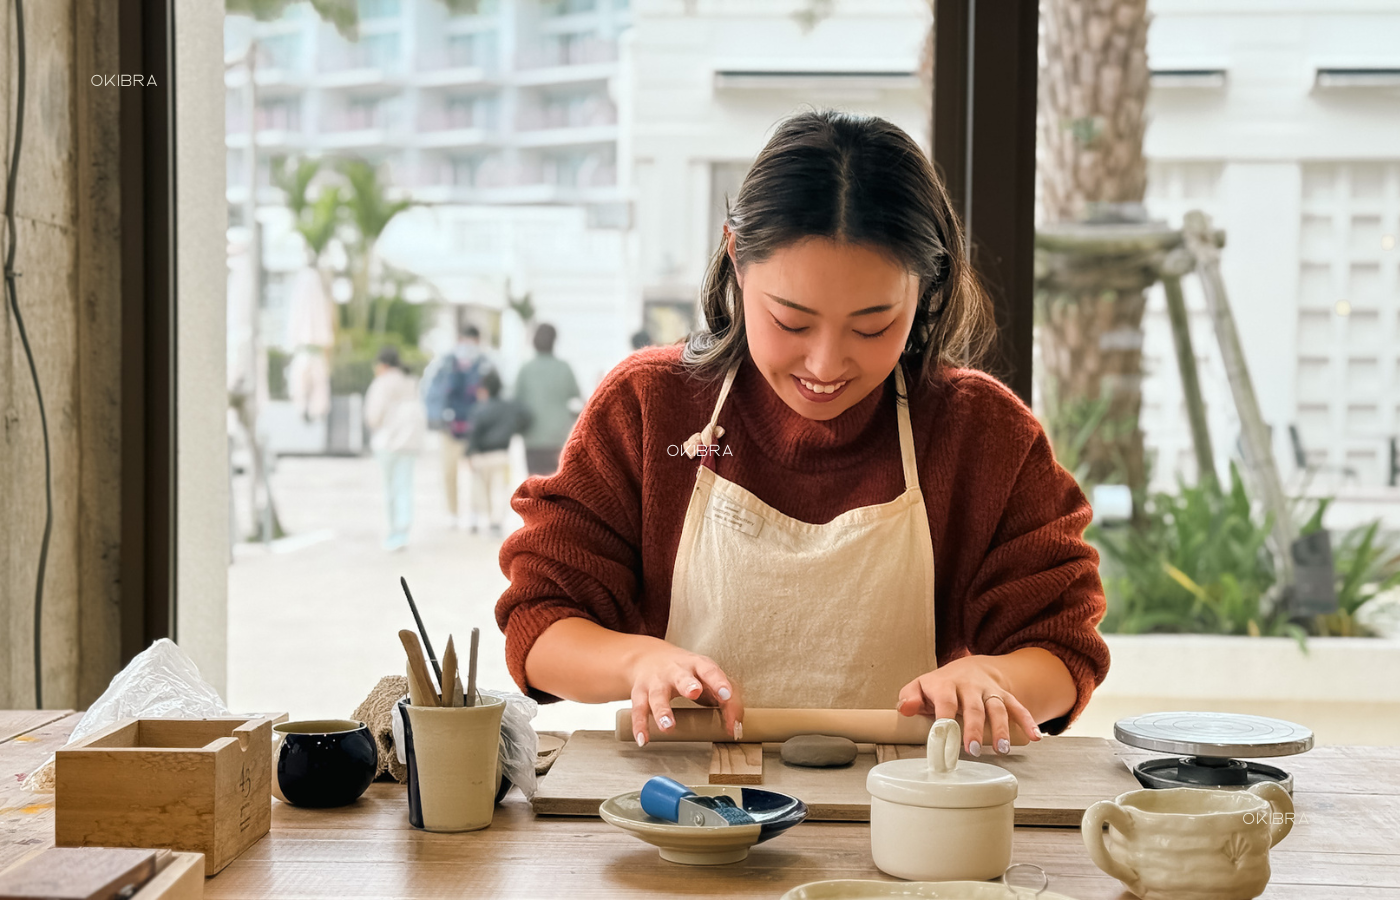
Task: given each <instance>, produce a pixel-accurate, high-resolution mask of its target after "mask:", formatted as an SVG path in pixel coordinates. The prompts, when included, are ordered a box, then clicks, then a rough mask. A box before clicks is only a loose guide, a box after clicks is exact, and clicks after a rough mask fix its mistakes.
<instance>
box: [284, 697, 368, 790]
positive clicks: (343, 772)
mask: <svg viewBox="0 0 1400 900" xmlns="http://www.w3.org/2000/svg"><path fill="white" fill-rule="evenodd" d="M272 732H273V745H272V774H273V778H272V793H273V795H274V796H276V797H277V799H278V800H281V801H282V802H284V803H290V804H292V805H293V806H309V807H319V808H325V807H331V806H346V805H348V804H351V803H354V802H355V801H356V800H358V799H360V795H361V794H363V793H364V792H365V790H366V789H367V788H368V787H369V786H370V782H372V781H374V773H375V771H376V770H377V769H378V766H379V755H378V750H377V749H376V748H375V746H374V738H373V737H372V736H371V735H370V733H369V729H368V728H367V727H365V724H364V723H363V722H355V721H352V720H350V719H317V720H314V721H305V722H283V723H282V724H281V725H274V726H273V728H272Z"/></svg>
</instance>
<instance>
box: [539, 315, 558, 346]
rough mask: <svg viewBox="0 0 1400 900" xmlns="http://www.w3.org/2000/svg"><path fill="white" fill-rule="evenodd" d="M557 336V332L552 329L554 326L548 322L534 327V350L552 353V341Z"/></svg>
mask: <svg viewBox="0 0 1400 900" xmlns="http://www.w3.org/2000/svg"><path fill="white" fill-rule="evenodd" d="M558 337H559V332H557V331H555V330H554V326H553V325H550V324H549V323H548V322H546V323H545V324H543V325H541V326H540V327H539V328H536V329H535V338H534V340H535V350H536V351H538V352H540V353H553V352H554V341H555V339H556V338H558Z"/></svg>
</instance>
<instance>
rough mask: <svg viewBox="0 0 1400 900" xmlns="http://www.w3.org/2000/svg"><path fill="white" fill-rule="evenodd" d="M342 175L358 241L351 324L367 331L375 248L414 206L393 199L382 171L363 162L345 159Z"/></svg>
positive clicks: (353, 262)
mask: <svg viewBox="0 0 1400 900" xmlns="http://www.w3.org/2000/svg"><path fill="white" fill-rule="evenodd" d="M339 169H340V173H341V174H342V175H344V176H345V180H346V181H347V182H348V184H349V193H348V194H347V195H346V197H345V199H344V201H343V202H344V207H345V212H346V215H347V217H348V218H349V220H350V222H351V224H353V225H354V226H355V239H354V242H353V244H352V245H351V247H350V251H351V253H350V256H351V264H350V280H351V283H352V284H353V285H354V289H355V290H354V296H353V298H352V299H351V301H350V304H351V305H350V324H351V326H352V327H355V328H367V327H369V323H370V304H371V296H372V290H373V286H372V285H371V284H370V264H371V263H372V262H373V260H374V245H375V244H376V243H377V242H378V241H379V236H380V235H381V234H382V233H383V232H384V229H385V228H386V227H387V226H388V225H389V222H390V221H392V220H393V218H394V216H397V215H398V214H399V213H401V212H403V211H404V210H405V209H408V208H409V207H410V206H413V205H414V201H412V200H407V199H400V200H390V199H389V197H388V192H387V191H386V189H385V185H384V184H383V183H382V182H381V181H380V180H379V170H378V169H376V168H375V167H374V166H372V165H370V164H369V163H368V162H366V161H365V160H362V159H347V160H342V161H341V163H340V165H339Z"/></svg>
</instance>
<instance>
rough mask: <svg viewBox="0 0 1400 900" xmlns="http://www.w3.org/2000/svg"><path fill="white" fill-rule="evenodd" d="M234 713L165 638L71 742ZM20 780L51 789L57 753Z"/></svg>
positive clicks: (137, 661)
mask: <svg viewBox="0 0 1400 900" xmlns="http://www.w3.org/2000/svg"><path fill="white" fill-rule="evenodd" d="M231 715H233V713H232V712H231V711H230V710H229V708H228V707H227V706H225V705H224V700H223V698H222V697H220V696H219V692H218V691H216V690H214V686H213V685H211V684H209V682H207V681H205V680H204V679H203V678H201V677H200V675H199V668H198V667H197V666H196V665H195V664H194V660H192V659H190V658H189V657H188V656H187V655H186V654H185V651H183V650H181V649H180V648H179V647H177V646H176V645H175V642H174V641H171V640H169V639H168V638H161V639H160V640H158V641H156V642H155V643H153V644H151V646H149V647H147V648H146V649H145V650H142V651H141V652H140V653H138V654H136V656H135V657H133V658H132V660H131V662H129V663H127V665H126V668H125V669H122V670H121V671H120V672H118V673H117V675H116V677H115V678H113V679H112V683H111V684H109V685H107V690H105V691H103V692H102V696H101V697H98V698H97V700H95V701H94V702H93V704H92V706H90V707H88V711H87V712H85V713H83V717H82V719H80V720H79V721H78V725H77V727H76V728H74V729H73V733H72V734H71V735H70V736H69V738H68V743H69V744H72V743H74V742H75V741H80V740H82V739H83V738H85V737H87V736H88V735H90V734H93V733H95V732H98V731H101V730H102V729H103V728H106V727H107V726H108V725H112V724H114V723H116V722H118V721H120V720H122V719H135V718H158V717H166V718H179V719H203V718H218V717H222V716H231ZM532 715H533V714H532ZM21 786H22V787H24V788H25V789H27V790H31V791H37V792H41V793H52V791H53V789H54V765H53V757H52V756H50V757H49V759H48V762H46V763H44V764H43V765H42V766H40V767H39V768H37V769H35V770H34V771H33V772H31V773H30V775H29V777H28V778H26V779H25V780H24V782H23V783H22V785H21Z"/></svg>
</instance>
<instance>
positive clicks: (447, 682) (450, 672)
mask: <svg viewBox="0 0 1400 900" xmlns="http://www.w3.org/2000/svg"><path fill="white" fill-rule="evenodd" d="M458 691H459V689H458V687H457V648H456V647H454V646H452V635H450V634H449V635H448V636H447V649H445V650H443V651H442V705H443V706H461V705H462V703H461V700H460V696H461V695H460V694H459V693H458Z"/></svg>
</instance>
